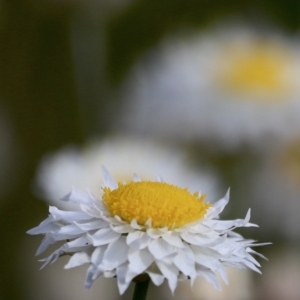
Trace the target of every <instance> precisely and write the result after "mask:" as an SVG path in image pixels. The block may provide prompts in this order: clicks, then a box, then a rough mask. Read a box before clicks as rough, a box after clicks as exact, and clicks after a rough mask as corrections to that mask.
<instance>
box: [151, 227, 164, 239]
mask: <svg viewBox="0 0 300 300" xmlns="http://www.w3.org/2000/svg"><path fill="white" fill-rule="evenodd" d="M166 231H167V230H162V229H156V228H148V229H147V234H148V235H149V236H150V237H151V238H152V239H158V238H160V237H161V236H162V235H163V234H164V233H165V232H166Z"/></svg>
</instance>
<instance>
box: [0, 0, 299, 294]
mask: <svg viewBox="0 0 300 300" xmlns="http://www.w3.org/2000/svg"><path fill="white" fill-rule="evenodd" d="M249 32H250V33H249ZM236 33H237V34H236ZM239 39H240V40H242V41H244V42H242V45H243V47H241V48H239V43H240V42H239V41H240V40H239ZM253 41H254V42H253ZM206 42H207V44H206ZM224 45H225V46H224ZM253 45H254V46H253ZM262 45H263V46H262ZM257 46H258V48H259V50H255V49H256V48H255V47H257ZM222 47H223V48H224V47H225V48H226V47H227V48H226V49H227V50H226V49H225V48H224V49H225V50H224V49H223V48H222ZM231 47H233V48H231ZM252 47H254V48H253V49H254V50H253V51H252ZM299 47H300V2H298V1H293V0H260V1H253V0H251V1H247V0H246V1H235V0H228V1H218V0H216V1H206V0H187V1H180V0H149V1H148V0H135V1H133V0H124V1H117V0H111V1H108V0H86V1H83V0H74V1H70V0H47V1H38V0H0V140H1V142H0V166H1V167H0V198H1V199H0V222H1V225H0V231H1V232H0V237H1V239H0V243H1V244H0V251H1V255H0V266H1V272H0V276H1V278H0V284H1V285H0V299H3V300H10V299H15V300H17V299H20V300H21V299H26V300H28V299H32V300H35V299H38V300H40V299H43V300H47V299H49V300H50V299H68V298H70V299H130V297H131V295H132V288H131V289H129V290H128V292H126V293H125V295H123V296H122V297H120V296H118V293H117V288H116V284H115V282H114V279H110V280H102V279H100V280H99V284H98V285H97V286H95V287H92V289H91V290H88V291H86V290H84V288H83V282H84V269H80V268H78V270H77V269H72V270H68V271H66V270H64V269H63V265H64V264H65V263H66V260H64V258H62V259H61V261H60V262H58V263H56V265H52V266H49V267H47V268H46V269H44V270H42V271H39V267H40V263H39V262H38V259H37V258H35V257H34V254H35V251H36V249H37V247H38V244H39V242H40V241H41V237H32V236H28V235H26V233H25V232H26V231H27V230H28V229H30V228H32V227H34V226H36V225H37V224H38V223H39V222H40V221H42V220H43V219H44V218H45V217H46V215H47V210H48V208H47V207H48V205H49V202H47V201H43V200H47V199H46V198H47V197H43V195H41V194H39V193H38V192H36V190H37V182H38V180H37V170H38V169H39V167H40V164H41V161H42V160H45V156H46V155H49V153H57V152H58V151H60V150H61V149H63V148H64V147H67V146H68V145H73V146H74V147H78V149H82V148H84V147H85V145H86V144H87V143H88V141H90V140H91V139H93V140H95V139H96V140H97V141H98V142H99V143H101V141H102V140H105V139H106V138H107V137H109V136H121V137H124V136H130V137H131V138H133V139H135V140H137V141H139V140H140V139H141V137H143V139H144V140H145V139H147V143H150V144H155V143H164V145H166V146H167V147H168V146H170V147H180V149H182V151H184V152H185V155H186V156H187V157H188V158H189V162H188V165H189V166H191V167H192V168H193V172H197V171H199V172H203V170H204V171H205V170H210V174H211V170H213V172H214V174H215V176H216V178H218V179H215V180H218V182H219V184H218V191H216V194H215V195H216V196H219V197H221V196H222V195H223V194H225V192H226V190H227V188H228V187H231V203H230V205H229V207H228V208H227V211H226V212H225V214H224V215H223V217H224V218H242V217H244V215H245V214H246V211H247V209H248V208H249V207H251V208H252V221H253V222H254V223H257V224H259V225H260V228H259V229H248V230H244V231H242V232H241V233H242V234H243V235H244V236H245V237H248V238H253V239H255V240H259V241H261V242H269V241H270V242H272V243H273V245H271V246H266V247H263V248H262V249H259V251H260V252H262V253H263V254H264V255H266V256H267V257H268V258H269V261H263V260H262V261H261V264H262V272H263V275H259V274H253V273H248V272H247V271H243V270H242V271H238V272H240V273H234V274H233V275H232V276H231V277H230V285H229V287H227V288H226V287H224V292H223V293H219V292H217V293H214V292H213V291H212V290H210V289H209V287H208V286H206V285H202V282H199V283H198V286H197V287H196V288H195V292H194V293H191V292H190V291H189V290H190V289H189V288H188V287H187V286H186V285H184V284H180V285H179V287H178V291H177V292H176V293H175V297H177V298H176V299H203V300H206V299H209V300H215V299H236V300H246V299H263V300H265V299H266V300H267V299H275V300H276V299H286V300H297V299H300V287H299V281H300V251H299V250H300V221H299V212H300V142H299V141H300V126H299V125H300V108H299V107H300V92H299V88H300V72H298V71H300V67H299V61H300V59H299V58H298V56H299V55H300V51H299V50H300V48H299ZM222 49H223V50H224V51H223V50H222ZM249 49H250V50H249ZM204 50H205V51H204ZM218 51H219V52H218ZM222 51H223V52H222ZM242 51H245V53H246V54H245V56H243V55H244V54H243V53H244V52H242ZM247 51H248V52H247ZM257 51H258V52H257ZM241 53H242V54H241ZM268 53H270V54H268ZM274 53H275V54H274ZM240 54H241V55H242V58H241V60H243V58H245V57H246V58H245V59H246V60H247V57H248V58H249V61H250V62H248V63H245V64H244V65H243V64H242V67H241V65H239V62H240V61H238V60H237V61H236V60H235V59H236V57H239V55H240ZM214 55H215V56H214ZM216 58H218V59H220V60H218V59H216ZM269 59H270V61H269ZM272 59H273V60H272ZM218 62H219V63H218ZM228 62H229V67H228V66H227V64H228ZM230 62H232V65H230ZM235 63H236V64H237V66H238V67H236V69H234V68H235V67H234V66H235V65H234V64H235ZM273 63H274V64H275V65H273ZM224 64H225V67H227V68H229V69H230V68H231V69H230V70H231V71H232V68H233V69H234V70H235V71H236V70H240V71H237V74H245V72H246V71H247V72H248V71H249V70H250V71H249V72H250V73H249V76H248V77H247V76H246V77H245V78H244V77H242V78H240V77H238V76H239V75H236V73H234V70H233V71H232V72H233V73H232V72H231V71H230V70H229V71H228V69H226V68H225V67H224ZM212 66H213V67H212ZM232 66H233V67H232ZM270 66H271V67H270ZM239 67H241V69H238V68H239ZM252 67H253V68H252ZM269 67H270V69H268V68H269ZM223 68H225V69H223ZM211 70H213V71H211ZM220 70H221V71H220ZM224 70H225V71H224ZM226 70H227V71H228V72H229V73H228V72H227V71H226ZM245 70H246V71H245ZM219 71H220V72H219ZM223 71H224V72H225V73H224V72H223ZM244 71H245V72H244ZM226 72H227V73H226ZM230 72H231V73H230ZM239 72H240V73H239ZM276 72H277V73H278V74H279V75H278V74H277V73H276ZM214 74H217V75H216V78H217V79H218V80H217V81H214V80H213V79H212V81H211V80H207V79H211V78H213V77H214V76H215V75H214ZM224 74H225V75H224ZM226 74H231V75H230V76H231V77H230V76H229V77H230V78H229V79H228V78H227V77H226V76H227V75H226ZM232 74H233V75H232ZM247 74H248V73H247ZM256 74H257V77H256ZM274 74H275V75H276V74H277V75H276V76H277V77H276V76H275V75H274ZM273 75H274V76H275V77H274V76H273ZM281 75H283V77H281ZM224 76H225V77H224ZM226 78H227V79H228V80H229V81H228V80H227V79H226ZM274 78H275V79H274ZM204 79H205V80H204ZM220 82H221V83H220ZM228 82H229V83H228ZM224 85H225V88H224ZM223 100H224V102H222V101H223ZM252 100H253V102H251V101H252ZM226 101H227V102H226ZM235 103H238V104H237V105H235ZM243 103H246V104H245V105H243ZM249 103H254V104H249ZM297 109H298V110H297ZM270 112H271V113H270ZM298 119H299V121H298ZM222 130H224V131H222ZM144 140H143V141H144ZM143 141H142V142H141V143H145V142H143ZM147 145H148V144H147ZM120 147H121V146H120ZM149 147H150V146H149ZM117 159H118V155H117V154H116V160H117ZM128 159H129V158H128ZM131 159H134V157H132V158H131ZM153 159H154V157H153ZM148 160H151V154H149V156H148ZM102 163H103V164H104V165H105V163H106V161H105V159H103V162H102ZM170 164H172V162H170ZM166 168H167V166H166ZM155 175H159V174H155ZM61 180H63V178H62V179H61ZM99 180H100V179H99ZM45 184H46V183H45ZM199 188H200V189H201V187H199ZM40 189H43V187H40ZM216 200H217V199H216ZM150 294H151V295H150ZM153 297H156V298H158V299H171V294H170V293H169V292H168V291H166V289H165V287H162V288H156V287H150V292H149V299H152V298H153Z"/></svg>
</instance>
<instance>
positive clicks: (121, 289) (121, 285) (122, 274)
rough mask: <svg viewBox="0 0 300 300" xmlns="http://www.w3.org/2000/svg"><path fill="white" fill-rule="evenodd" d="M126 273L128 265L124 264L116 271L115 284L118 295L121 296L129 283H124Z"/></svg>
mask: <svg viewBox="0 0 300 300" xmlns="http://www.w3.org/2000/svg"><path fill="white" fill-rule="evenodd" d="M127 271H128V265H127V264H126V263H125V264H123V265H122V266H120V267H118V269H117V283H118V288H119V293H120V295H122V294H123V293H124V292H125V291H126V290H127V288H128V286H129V284H130V281H126V274H127Z"/></svg>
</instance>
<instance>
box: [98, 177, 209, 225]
mask: <svg viewBox="0 0 300 300" xmlns="http://www.w3.org/2000/svg"><path fill="white" fill-rule="evenodd" d="M103 191H104V195H103V200H104V202H105V203H106V206H107V209H108V211H109V212H110V213H111V214H112V215H113V216H115V215H117V216H119V217H120V218H121V219H123V220H124V221H127V222H129V223H130V222H131V221H132V220H133V219H136V221H137V223H138V224H140V225H144V224H145V222H146V221H147V220H148V219H151V220H152V226H153V227H154V228H163V227H168V228H177V227H181V226H183V225H185V224H188V223H191V222H194V221H196V220H199V219H201V218H202V217H203V216H204V215H205V213H206V210H207V209H208V208H209V207H210V206H211V205H210V204H208V203H205V202H204V198H205V195H201V196H199V195H198V193H195V194H191V193H189V191H188V190H187V189H182V188H179V187H177V186H174V185H171V184H167V183H163V182H151V181H141V182H130V183H128V184H122V183H119V185H118V188H117V189H115V190H111V189H110V188H107V187H105V188H103Z"/></svg>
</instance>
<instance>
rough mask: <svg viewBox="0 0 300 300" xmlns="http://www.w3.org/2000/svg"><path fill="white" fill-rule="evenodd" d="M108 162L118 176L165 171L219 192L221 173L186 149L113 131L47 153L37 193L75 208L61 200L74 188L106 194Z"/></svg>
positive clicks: (149, 176)
mask: <svg viewBox="0 0 300 300" xmlns="http://www.w3.org/2000/svg"><path fill="white" fill-rule="evenodd" d="M102 165H105V166H106V167H107V168H108V169H109V170H110V172H111V174H112V175H113V176H114V178H115V179H116V180H117V181H120V182H122V181H129V180H130V179H131V178H132V176H133V174H134V173H137V174H139V175H140V177H141V178H143V179H144V180H155V179H156V176H161V177H162V178H163V179H164V180H166V181H167V182H169V183H172V184H175V185H179V186H183V187H188V188H189V190H190V191H192V192H196V191H197V190H198V187H199V185H200V186H201V187H202V191H201V192H204V193H206V194H208V195H209V197H208V200H209V201H213V200H214V199H216V198H217V197H219V196H220V193H219V186H220V184H219V181H218V176H217V174H215V172H214V171H213V170H212V169H209V170H208V169H207V168H206V169H204V168H203V169H202V170H201V171H199V170H198V169H196V168H194V167H193V166H192V163H191V162H190V161H189V157H188V153H186V152H185V151H184V150H183V149H181V148H179V147H175V146H172V147H171V146H169V145H166V144H163V143H159V142H156V141H153V140H150V139H145V138H134V137H130V136H127V137H126V136H122V137H121V136H112V137H107V138H104V139H100V140H93V141H90V142H89V143H87V144H86V145H85V146H84V147H82V148H79V147H76V146H68V147H64V148H63V149H61V150H60V151H58V152H56V153H52V154H48V155H46V156H45V157H44V158H43V160H42V162H41V164H40V166H39V168H38V170H37V175H36V194H38V195H39V196H40V197H41V198H43V199H45V200H47V202H48V203H49V204H50V205H55V206H57V207H58V208H60V209H74V208H75V207H76V206H74V204H73V203H70V202H67V201H60V200H59V199H61V198H62V197H63V196H64V195H66V194H67V193H68V192H69V191H70V190H71V188H72V186H76V187H77V188H81V189H86V188H89V189H90V190H91V191H92V192H93V194H95V195H96V196H98V197H101V196H102V190H101V189H100V185H101V180H99V178H101V166H102Z"/></svg>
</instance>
